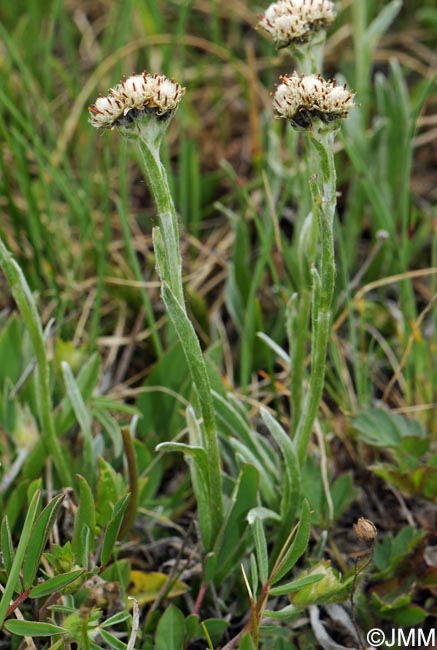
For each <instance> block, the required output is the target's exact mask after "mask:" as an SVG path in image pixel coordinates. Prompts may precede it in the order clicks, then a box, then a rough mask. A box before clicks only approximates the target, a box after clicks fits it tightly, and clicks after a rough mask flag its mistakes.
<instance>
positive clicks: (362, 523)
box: [354, 517, 378, 546]
mask: <svg viewBox="0 0 437 650" xmlns="http://www.w3.org/2000/svg"><path fill="white" fill-rule="evenodd" d="M354 533H355V535H356V536H357V539H358V541H359V542H363V543H364V544H367V546H373V545H374V544H375V541H376V536H377V534H378V531H377V530H376V526H375V524H374V523H373V521H370V520H369V519H364V517H360V518H359V519H358V521H357V523H356V524H354Z"/></svg>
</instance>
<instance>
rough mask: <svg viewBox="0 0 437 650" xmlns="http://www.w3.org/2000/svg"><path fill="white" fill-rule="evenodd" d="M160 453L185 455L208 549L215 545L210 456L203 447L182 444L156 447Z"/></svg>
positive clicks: (204, 541)
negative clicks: (210, 487) (210, 488)
mask: <svg viewBox="0 0 437 650" xmlns="http://www.w3.org/2000/svg"><path fill="white" fill-rule="evenodd" d="M156 449H157V450H159V451H179V452H181V453H183V454H184V456H185V458H186V460H187V462H188V465H189V467H190V473H191V480H192V483H193V489H194V494H195V495H196V501H197V508H198V513H199V525H200V532H201V534H202V541H203V544H204V546H205V548H206V549H209V548H211V546H212V544H213V541H214V540H213V526H212V521H213V517H214V511H213V509H212V506H211V499H210V490H209V474H208V455H207V453H206V451H205V450H204V449H202V447H194V446H192V445H186V444H184V443H182V442H162V443H161V444H159V445H157V447H156Z"/></svg>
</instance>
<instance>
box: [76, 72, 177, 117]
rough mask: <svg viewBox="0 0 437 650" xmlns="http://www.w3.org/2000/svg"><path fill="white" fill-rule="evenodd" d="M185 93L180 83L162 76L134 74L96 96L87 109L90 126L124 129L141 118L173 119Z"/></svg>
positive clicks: (144, 73)
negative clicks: (119, 127) (106, 92)
mask: <svg viewBox="0 0 437 650" xmlns="http://www.w3.org/2000/svg"><path fill="white" fill-rule="evenodd" d="M184 92H185V88H182V86H181V85H180V84H178V83H177V82H175V81H172V80H171V79H168V78H167V77H165V76H164V75H156V74H155V75H150V74H147V73H146V71H144V72H143V74H141V75H137V74H134V75H132V76H131V77H128V78H127V79H122V81H121V82H120V83H119V84H117V86H115V87H114V88H111V90H110V91H109V94H108V95H107V96H106V97H104V96H103V95H100V96H99V97H98V98H97V100H96V103H95V104H93V105H92V106H90V107H89V109H88V111H89V113H90V123H91V124H92V126H94V127H96V128H98V129H99V128H113V127H115V126H127V125H128V124H130V123H132V122H134V121H135V120H136V119H139V118H140V117H141V116H142V115H145V114H147V115H151V114H154V115H156V116H157V117H158V118H159V119H160V120H169V119H170V118H171V117H173V115H174V113H175V111H176V109H177V107H178V105H179V102H180V101H181V99H182V96H183V94H184Z"/></svg>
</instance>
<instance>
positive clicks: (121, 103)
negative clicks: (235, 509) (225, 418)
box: [89, 72, 223, 550]
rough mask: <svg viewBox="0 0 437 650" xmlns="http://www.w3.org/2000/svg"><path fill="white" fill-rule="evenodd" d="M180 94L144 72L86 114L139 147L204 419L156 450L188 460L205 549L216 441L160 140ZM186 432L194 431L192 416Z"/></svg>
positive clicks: (166, 293)
mask: <svg viewBox="0 0 437 650" xmlns="http://www.w3.org/2000/svg"><path fill="white" fill-rule="evenodd" d="M184 92H185V89H184V88H182V87H181V86H180V85H179V84H178V83H175V82H173V81H171V80H170V79H167V78H166V77H164V76H159V75H153V76H152V75H149V74H147V73H146V72H144V73H143V74H142V75H133V76H131V77H129V78H128V79H125V80H123V81H122V82H121V83H120V84H118V85H117V86H116V87H115V88H113V89H112V90H111V91H110V93H109V95H108V96H107V97H99V98H98V99H97V101H96V103H95V104H94V105H93V106H91V107H90V109H89V112H90V115H91V118H90V122H91V124H92V125H93V126H95V127H96V128H113V127H116V128H117V129H118V130H119V131H120V133H121V134H122V135H123V136H125V137H126V138H128V139H130V140H133V141H135V142H136V143H137V145H138V146H139V149H140V151H141V154H142V156H143V160H144V166H145V170H146V179H147V183H148V186H149V189H150V191H151V193H152V196H153V198H154V201H155V204H156V209H157V212H158V216H159V227H155V228H154V229H153V243H154V249H155V254H156V261H157V270H158V273H159V275H160V278H161V282H162V291H161V295H162V299H163V301H164V304H165V306H166V309H167V312H168V314H169V316H170V319H171V321H172V323H173V325H174V327H175V330H176V332H177V335H178V337H179V340H180V343H181V345H182V348H183V350H184V353H185V357H186V360H187V364H188V367H189V369H190V373H191V377H192V380H193V383H194V386H195V388H196V393H197V398H198V406H199V410H200V414H201V418H202V424H201V426H200V428H199V429H198V435H195V436H193V434H192V435H191V436H190V441H191V443H193V444H191V445H184V444H180V443H178V444H176V443H162V444H160V445H158V449H161V450H167V451H181V452H183V453H185V454H186V455H187V456H188V457H189V458H190V459H191V460H192V462H193V466H192V471H193V473H194V475H195V477H194V481H193V485H194V487H195V489H196V492H197V500H198V505H199V510H200V511H201V512H200V519H201V530H202V534H203V541H204V544H205V547H206V548H207V549H208V550H209V549H210V548H211V545H212V543H213V541H214V540H215V538H216V536H217V534H218V532H219V530H220V527H221V525H222V521H223V501H222V489H221V461H220V454H219V447H218V436H217V429H216V423H215V415H214V406H213V401H212V393H211V388H210V382H209V377H208V373H207V370H206V365H205V361H204V359H203V355H202V350H201V348H200V344H199V340H198V338H197V335H196V333H195V330H194V328H193V325H192V324H191V322H190V320H189V318H188V314H187V310H186V307H185V300H184V290H183V285H182V261H181V254H180V247H179V227H178V218H177V214H176V209H175V206H174V203H173V198H172V195H171V192H170V188H169V185H168V180H167V174H166V171H165V168H164V166H163V164H162V162H161V158H160V149H161V145H162V141H163V137H164V135H165V133H166V131H167V128H168V125H169V123H170V121H171V119H172V118H173V116H174V114H175V111H176V109H177V107H178V105H179V102H180V101H181V99H182V96H183V94H184ZM189 429H190V431H191V432H193V430H194V429H196V426H195V425H194V424H193V418H192V417H191V416H190V417H189ZM205 482H206V490H205V485H204V483H205Z"/></svg>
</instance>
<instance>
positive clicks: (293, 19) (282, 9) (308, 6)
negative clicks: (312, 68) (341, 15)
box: [258, 0, 335, 49]
mask: <svg viewBox="0 0 437 650" xmlns="http://www.w3.org/2000/svg"><path fill="white" fill-rule="evenodd" d="M334 18H335V8H334V4H333V3H332V2H331V1H330V0H279V2H274V3H273V4H271V5H270V7H269V8H268V9H267V11H266V13H265V14H264V15H263V16H260V17H259V23H258V29H260V30H261V31H262V32H264V34H266V36H267V37H268V38H270V39H271V40H272V41H273V43H274V45H275V47H276V48H277V49H280V48H283V47H287V46H288V45H291V44H295V45H300V44H302V43H306V42H307V41H309V40H310V39H311V38H312V36H313V35H314V34H315V33H316V32H319V31H320V30H322V29H326V27H328V25H330V24H331V23H332V22H333V20H334Z"/></svg>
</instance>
